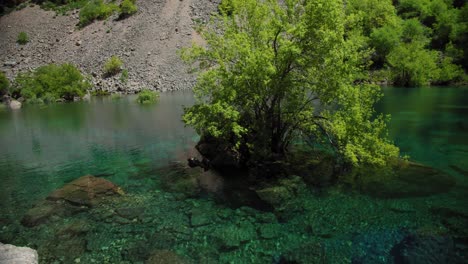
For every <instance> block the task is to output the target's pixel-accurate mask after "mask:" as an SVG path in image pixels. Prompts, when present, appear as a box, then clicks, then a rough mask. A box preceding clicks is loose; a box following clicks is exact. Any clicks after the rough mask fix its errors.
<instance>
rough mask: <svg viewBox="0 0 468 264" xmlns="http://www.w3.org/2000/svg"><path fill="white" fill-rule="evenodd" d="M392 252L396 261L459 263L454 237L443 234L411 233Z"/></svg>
mask: <svg viewBox="0 0 468 264" xmlns="http://www.w3.org/2000/svg"><path fill="white" fill-rule="evenodd" d="M391 254H392V255H393V258H394V261H395V263H402V264H417V263H425V264H438V263H458V262H457V261H455V248H454V243H453V240H452V238H451V237H449V236H443V235H423V234H409V235H408V236H407V237H406V238H405V239H403V241H401V242H400V243H399V244H397V245H395V246H394V247H393V249H392V250H391Z"/></svg>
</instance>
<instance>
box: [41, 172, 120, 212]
mask: <svg viewBox="0 0 468 264" xmlns="http://www.w3.org/2000/svg"><path fill="white" fill-rule="evenodd" d="M119 194H120V195H121V194H123V191H122V189H120V187H118V186H117V185H115V184H113V183H112V182H110V181H108V180H106V179H102V178H97V177H94V176H91V175H86V176H83V177H80V178H78V179H76V180H74V181H72V182H70V183H68V184H67V185H65V186H63V187H62V188H60V189H58V190H56V191H54V192H52V193H51V194H49V196H47V200H51V201H57V200H65V201H67V202H69V203H71V204H74V205H84V206H92V205H94V204H96V203H97V202H99V200H100V199H101V198H104V197H106V196H113V195H119Z"/></svg>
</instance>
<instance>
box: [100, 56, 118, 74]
mask: <svg viewBox="0 0 468 264" xmlns="http://www.w3.org/2000/svg"><path fill="white" fill-rule="evenodd" d="M122 66H123V62H122V60H121V59H120V58H119V57H117V56H115V55H114V56H112V57H110V58H109V60H107V61H106V63H105V64H104V68H103V71H104V75H105V76H113V75H116V74H117V73H119V72H120V71H122Z"/></svg>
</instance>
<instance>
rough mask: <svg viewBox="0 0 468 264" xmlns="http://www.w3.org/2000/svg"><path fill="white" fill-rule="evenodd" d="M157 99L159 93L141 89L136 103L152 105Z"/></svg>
mask: <svg viewBox="0 0 468 264" xmlns="http://www.w3.org/2000/svg"><path fill="white" fill-rule="evenodd" d="M158 98H159V93H158V92H156V91H151V90H149V89H143V90H141V91H140V93H138V97H137V102H138V103H140V104H149V103H154V102H156V100H157V99H158Z"/></svg>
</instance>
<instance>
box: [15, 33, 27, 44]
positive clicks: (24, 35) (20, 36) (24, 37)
mask: <svg viewBox="0 0 468 264" xmlns="http://www.w3.org/2000/svg"><path fill="white" fill-rule="evenodd" d="M16 42H17V43H18V44H20V45H25V44H26V43H28V42H29V36H28V33H26V32H24V31H21V32H20V33H19V34H18V38H17V39H16Z"/></svg>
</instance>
